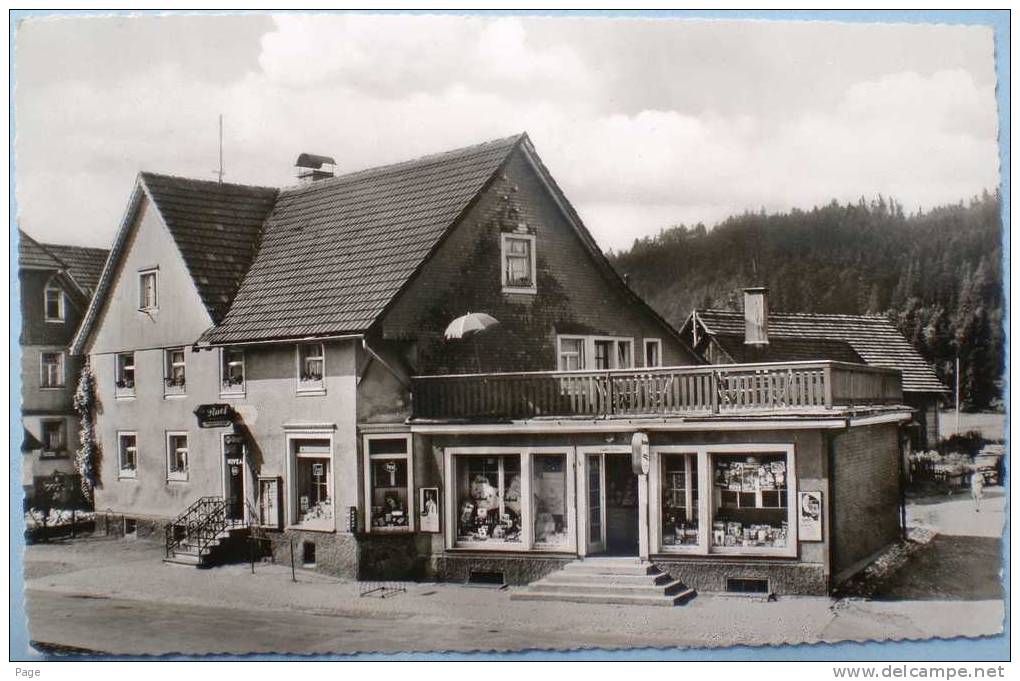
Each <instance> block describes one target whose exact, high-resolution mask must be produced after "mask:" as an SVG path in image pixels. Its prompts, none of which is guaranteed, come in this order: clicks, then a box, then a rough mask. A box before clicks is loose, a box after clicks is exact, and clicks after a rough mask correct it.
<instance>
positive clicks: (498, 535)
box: [455, 454, 521, 545]
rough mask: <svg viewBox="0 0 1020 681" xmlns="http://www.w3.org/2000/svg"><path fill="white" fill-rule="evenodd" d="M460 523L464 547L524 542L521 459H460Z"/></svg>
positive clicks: (509, 456)
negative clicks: (522, 531) (522, 540)
mask: <svg viewBox="0 0 1020 681" xmlns="http://www.w3.org/2000/svg"><path fill="white" fill-rule="evenodd" d="M455 480H456V499H457V507H456V514H457V515H456V522H457V542H458V544H460V545H497V544H519V543H520V542H521V456H520V454H507V455H502V456H458V457H457V458H456V478H455Z"/></svg>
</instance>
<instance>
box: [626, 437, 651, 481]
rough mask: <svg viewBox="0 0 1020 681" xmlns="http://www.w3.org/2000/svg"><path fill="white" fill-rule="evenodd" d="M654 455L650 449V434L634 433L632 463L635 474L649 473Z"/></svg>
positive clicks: (631, 446) (631, 440)
mask: <svg viewBox="0 0 1020 681" xmlns="http://www.w3.org/2000/svg"><path fill="white" fill-rule="evenodd" d="M651 458H652V455H651V453H650V452H649V449H648V434H647V433H634V436H633V437H632V438H631V439H630V465H631V468H632V469H633V470H634V475H648V467H649V465H650V463H651Z"/></svg>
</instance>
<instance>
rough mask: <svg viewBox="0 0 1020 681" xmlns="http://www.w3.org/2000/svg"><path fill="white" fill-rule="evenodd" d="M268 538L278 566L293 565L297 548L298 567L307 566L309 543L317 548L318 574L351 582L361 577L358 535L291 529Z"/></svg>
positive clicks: (296, 561)
mask: <svg viewBox="0 0 1020 681" xmlns="http://www.w3.org/2000/svg"><path fill="white" fill-rule="evenodd" d="M268 536H269V541H270V545H271V549H270V551H271V554H272V557H273V562H275V563H281V564H283V565H290V562H291V546H293V549H294V565H295V566H296V567H307V566H306V564H305V561H304V558H305V544H311V545H313V546H314V547H315V570H316V572H323V573H326V574H329V575H334V576H336V577H343V578H347V579H357V578H358V541H357V539H356V538H355V537H354V535H350V534H338V533H333V532H309V531H307V530H293V529H288V530H284V531H283V532H270V533H269V535H268Z"/></svg>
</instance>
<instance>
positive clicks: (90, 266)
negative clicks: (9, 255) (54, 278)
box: [18, 229, 110, 297]
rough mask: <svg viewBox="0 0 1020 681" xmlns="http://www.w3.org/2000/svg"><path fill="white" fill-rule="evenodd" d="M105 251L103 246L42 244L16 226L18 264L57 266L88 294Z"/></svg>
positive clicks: (36, 267) (25, 266) (47, 268)
mask: <svg viewBox="0 0 1020 681" xmlns="http://www.w3.org/2000/svg"><path fill="white" fill-rule="evenodd" d="M109 253H110V252H109V251H107V250H106V249H104V248H88V247H86V246H68V245H65V244H44V243H41V242H39V241H36V240H35V239H33V238H32V237H30V236H29V235H28V234H26V233H25V232H24V231H22V230H20V229H19V230H18V266H19V267H24V268H28V269H46V270H58V271H61V272H63V273H64V274H66V275H68V276H70V278H71V280H72V282H73V284H76V285H77V286H78V288H79V289H80V290H81V293H82V295H84V296H86V297H88V296H91V295H92V293H93V292H94V291H95V290H96V285H97V283H98V282H99V275H100V273H101V272H102V271H103V264H104V263H105V262H106V256H107V255H109Z"/></svg>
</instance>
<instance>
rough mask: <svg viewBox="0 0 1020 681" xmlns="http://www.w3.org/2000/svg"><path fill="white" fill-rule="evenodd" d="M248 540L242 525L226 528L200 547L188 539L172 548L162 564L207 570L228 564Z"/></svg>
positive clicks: (246, 532)
mask: <svg viewBox="0 0 1020 681" xmlns="http://www.w3.org/2000/svg"><path fill="white" fill-rule="evenodd" d="M247 538H248V528H247V527H245V526H243V525H238V526H234V527H228V528H226V529H224V530H222V531H220V532H217V533H216V536H215V538H213V539H211V540H210V541H209V542H207V543H206V545H205V546H204V547H201V546H200V545H199V544H198V543H197V542H196V541H193V540H192V539H191V538H190V537H188V538H185V539H184V540H183V541H182V542H181V543H180V544H177V545H176V546H174V547H173V548H172V549H171V550H170V551H169V552H168V554H167V555H166V557H164V558H163V562H164V563H176V564H178V565H191V566H193V567H199V568H207V567H212V566H213V565H218V564H220V563H224V562H228V561H229V560H230V559H231V558H233V557H234V556H235V555H236V554H237V553H238V550H239V549H242V548H243V546H244V544H245V540H246V539H247Z"/></svg>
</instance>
